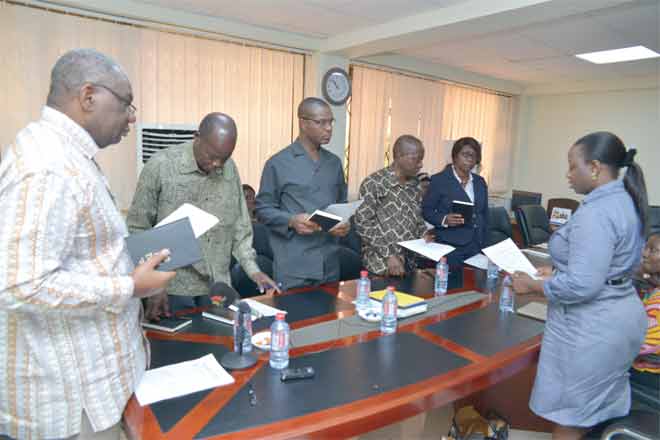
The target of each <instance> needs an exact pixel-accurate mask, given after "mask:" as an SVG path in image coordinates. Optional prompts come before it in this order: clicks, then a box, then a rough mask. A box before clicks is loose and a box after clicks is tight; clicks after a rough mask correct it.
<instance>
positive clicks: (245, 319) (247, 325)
mask: <svg viewBox="0 0 660 440" xmlns="http://www.w3.org/2000/svg"><path fill="white" fill-rule="evenodd" d="M239 315H241V316H239ZM239 323H243V330H242V332H243V334H242V335H241V334H240V333H241V330H240V328H239ZM240 340H242V341H243V344H242V345H243V351H242V352H243V353H249V352H251V351H252V311H251V309H250V305H249V304H248V303H246V302H243V301H241V302H240V303H239V304H238V308H237V309H236V312H234V352H236V353H240V352H241V348H240V347H239V346H238V341H240Z"/></svg>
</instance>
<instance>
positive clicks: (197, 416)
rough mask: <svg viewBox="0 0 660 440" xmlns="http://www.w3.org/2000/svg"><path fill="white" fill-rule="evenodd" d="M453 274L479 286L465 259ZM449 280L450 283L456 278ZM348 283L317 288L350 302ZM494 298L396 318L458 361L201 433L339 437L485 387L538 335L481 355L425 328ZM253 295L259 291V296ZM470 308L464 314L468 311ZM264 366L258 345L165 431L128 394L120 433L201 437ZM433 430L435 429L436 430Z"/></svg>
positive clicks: (423, 282) (469, 286)
mask: <svg viewBox="0 0 660 440" xmlns="http://www.w3.org/2000/svg"><path fill="white" fill-rule="evenodd" d="M460 275H462V276H461V278H462V279H460V280H459V282H458V285H460V287H457V288H455V289H450V291H449V292H448V294H453V293H458V292H465V291H470V290H479V291H484V290H485V285H484V279H483V278H484V274H483V271H479V270H473V269H471V268H467V267H466V268H464V269H463V273H462V274H459V276H460ZM415 278H416V280H415V284H416V293H419V292H420V291H425V292H429V293H426V294H425V295H423V296H432V285H433V277H432V273H429V272H423V271H420V272H418V273H417V274H416V275H415ZM454 285H455V286H456V283H454ZM355 287H356V282H355V281H350V282H345V283H343V282H342V283H340V284H337V283H335V284H330V285H325V286H322V289H323V291H324V292H325V293H327V294H328V295H331V296H333V297H335V298H336V299H337V301H341V302H342V303H343V302H350V301H352V300H353V299H354V297H355ZM450 287H451V283H450ZM309 290H310V289H298V290H296V291H292V292H287V293H284V294H283V295H297V294H300V293H304V292H306V291H309ZM317 290H318V288H317ZM493 298H494V296H493V295H492V294H489V295H487V296H486V297H484V299H482V300H479V301H477V302H473V303H471V304H468V305H465V306H462V307H459V308H457V309H454V310H451V311H448V312H442V313H439V314H436V315H432V316H428V317H424V318H423V319H421V320H418V321H416V322H411V323H403V324H400V325H399V328H398V333H410V334H413V335H416V336H417V337H419V338H421V339H422V340H423V341H425V342H428V343H431V344H433V345H434V346H436V347H441V348H442V349H444V350H446V351H448V352H450V353H451V354H452V355H455V356H457V357H460V358H461V359H462V360H463V361H464V364H465V365H464V366H461V367H459V368H455V369H452V370H451V371H448V372H443V373H439V374H437V375H434V376H431V377H426V378H424V379H422V380H419V381H417V382H414V383H410V384H407V385H405V386H401V387H399V388H394V389H391V390H387V391H385V392H382V393H378V394H375V395H372V396H369V397H367V398H361V399H359V400H355V401H351V402H348V403H344V404H341V405H338V406H334V407H330V408H326V409H323V410H320V411H316V412H312V413H306V414H301V415H297V416H294V417H290V418H287V419H283V420H278V421H275V422H272V423H268V424H264V425H256V426H250V427H248V428H247V429H243V430H240V431H234V432H228V433H224V434H221V435H212V436H211V437H204V438H214V439H216V438H217V439H234V438H249V439H256V438H264V439H265V438H268V439H279V438H293V437H307V438H345V437H350V436H355V435H359V434H361V433H365V432H368V431H371V430H374V429H377V428H380V427H382V426H385V425H388V424H391V423H395V422H398V421H401V420H403V419H406V418H408V417H412V416H414V415H417V414H419V413H422V412H425V411H428V410H431V409H433V408H437V407H440V406H443V405H446V404H449V403H451V402H454V401H456V400H458V399H461V398H464V397H466V396H469V395H471V394H473V393H476V392H479V391H481V390H484V389H486V388H489V387H492V386H494V385H496V384H498V383H500V382H502V381H504V380H506V379H508V378H510V377H512V376H514V375H516V374H518V373H520V372H521V371H523V370H525V369H528V368H530V367H533V366H534V365H535V364H536V363H537V361H538V355H539V350H540V344H541V336H540V335H537V336H533V337H531V338H529V339H527V340H524V341H523V342H520V343H516V345H514V346H511V347H508V348H506V349H504V350H502V351H498V352H497V353H495V354H491V355H486V354H484V353H483V352H481V353H480V352H478V351H477V350H474V349H471V348H469V347H466V346H464V345H461V344H459V343H457V342H456V340H452V339H450V338H447V337H443V336H440V335H439V334H438V332H437V331H432V330H431V329H433V328H437V327H441V326H442V324H438V325H435V326H434V324H437V323H442V322H443V321H446V320H448V319H451V318H454V317H459V316H463V315H465V314H467V313H470V312H475V311H479V310H484V311H485V310H490V309H489V306H492V305H493V304H492V303H493V301H494V300H493ZM255 299H259V297H257V298H255ZM496 299H497V297H496V296H495V301H496ZM353 314H354V310H353V309H351V308H343V309H341V308H338V309H337V310H335V311H333V312H332V313H328V314H326V315H323V316H317V317H314V318H311V319H306V320H303V321H297V322H294V323H292V324H291V328H292V329H297V328H303V327H305V326H310V325H313V324H318V323H322V322H327V321H332V320H337V319H342V318H346V317H349V316H352V315H353ZM473 315H474V314H471V315H469V316H473ZM521 319H524V318H521ZM147 335H148V337H149V338H150V339H151V340H160V341H163V340H171V341H184V342H185V341H188V342H190V343H194V342H197V343H200V342H204V343H211V344H220V345H224V346H225V347H227V348H229V349H231V347H232V340H231V337H229V336H217V335H215V336H212V335H205V334H194V333H180V334H179V333H177V334H166V333H160V332H153V331H149V332H148V333H147ZM381 337H382V335H381V333H380V331H370V332H367V333H363V334H360V335H357V336H350V337H345V338H341V339H334V340H329V341H327V342H323V343H317V344H314V345H309V346H302V347H296V348H293V349H292V350H291V353H290V355H291V358H292V359H294V358H296V357H298V356H305V355H310V354H312V353H319V352H324V351H327V350H331V349H338V348H342V347H353V346H355V345H356V344H361V343H368V342H369V341H373V340H376V339H378V338H381ZM267 368H269V366H268V353H260V354H259V361H258V362H257V364H256V365H255V366H254V367H252V368H250V369H247V370H243V371H234V372H232V375H233V377H234V378H235V380H236V381H235V383H234V384H232V385H229V386H225V387H220V388H216V389H214V390H212V391H211V392H209V393H208V394H207V395H206V396H205V397H204V398H203V399H201V401H200V402H199V403H198V404H196V405H195V406H194V407H193V408H192V409H191V410H189V411H188V412H187V413H186V414H185V415H184V416H183V417H182V418H180V419H179V420H178V421H176V423H175V424H174V425H173V426H171V429H169V430H167V432H163V431H162V430H161V426H160V424H159V422H158V419H157V417H156V416H155V414H154V411H152V408H151V407H150V406H146V407H141V406H140V405H139V404H138V402H137V400H136V399H135V396H133V397H132V398H131V399H130V401H129V403H128V405H127V408H126V410H125V413H124V419H125V422H126V428H127V434H128V435H129V437H131V438H141V439H177V440H179V439H189V438H202V436H200V432H202V431H203V430H204V428H205V427H206V426H207V425H208V424H209V422H210V421H211V420H213V418H214V417H216V415H217V414H219V413H220V412H221V411H222V410H223V409H224V408H225V407H226V406H227V405H229V404H230V402H231V401H232V399H233V398H234V396H235V395H237V393H239V392H241V390H242V389H243V387H244V386H246V384H248V382H250V381H251V380H253V378H255V377H256V375H257V374H258V373H259V372H260V371H261V370H262V369H267ZM439 371H440V370H439ZM347 374H348V373H347ZM250 387H251V384H250ZM438 436H440V433H439V434H438Z"/></svg>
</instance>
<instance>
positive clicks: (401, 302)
mask: <svg viewBox="0 0 660 440" xmlns="http://www.w3.org/2000/svg"><path fill="white" fill-rule="evenodd" d="M386 292H387V291H386V290H377V291H375V292H371V295H369V296H370V297H371V298H372V299H375V300H376V301H382V300H383V297H384V296H385V293H386ZM394 294H395V295H396V300H397V304H398V306H399V308H401V309H405V308H408V307H415V306H418V305H420V304H426V301H425V300H424V298H420V297H419V296H415V295H409V294H407V293H403V292H397V291H395V292H394Z"/></svg>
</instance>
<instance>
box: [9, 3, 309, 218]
mask: <svg viewBox="0 0 660 440" xmlns="http://www.w3.org/2000/svg"><path fill="white" fill-rule="evenodd" d="M79 47H91V48H95V49H97V50H99V51H101V52H103V53H105V54H107V55H110V56H111V57H113V58H114V59H115V60H116V61H117V62H118V63H119V64H121V65H122V67H123V68H124V70H125V71H126V73H127V74H128V76H129V78H130V80H131V83H132V86H133V93H134V96H135V102H134V103H135V105H136V106H137V108H138V112H137V118H138V123H147V124H193V125H195V126H196V125H198V124H199V121H200V120H201V118H202V117H204V115H206V114H207V113H209V112H213V111H221V112H224V113H227V114H229V115H231V116H232V117H233V118H234V119H235V120H236V123H237V125H238V143H237V145H236V150H235V151H234V154H233V159H234V160H235V161H236V163H237V165H238V169H239V171H240V174H241V178H242V180H243V182H244V183H249V184H251V185H252V186H254V187H257V186H258V184H259V179H260V174H261V170H262V167H263V164H264V162H265V161H266V159H267V158H268V157H269V156H270V155H272V154H273V153H275V152H276V151H278V150H280V149H281V148H282V147H284V146H286V145H288V144H289V143H290V142H291V141H292V139H294V138H295V137H296V136H297V126H294V121H296V118H295V116H294V115H295V107H296V106H297V104H298V103H299V102H300V100H301V99H302V98H303V87H304V67H305V66H304V63H305V56H304V55H302V54H296V53H290V52H286V51H279V50H274V49H266V48H259V47H252V46H246V45H241V44H237V43H228V42H222V41H216V40H211V39H206V38H200V37H196V36H189V35H182V34H176V33H171V32H166V31H160V30H155V29H149V28H146V27H140V26H133V25H127V24H121V23H113V22H109V21H104V20H98V19H94V18H87V17H81V16H78V15H69V14H63V13H57V12H51V11H46V10H43V9H38V8H33V7H27V6H22V5H15V4H10V3H5V2H2V1H0V62H1V64H0V65H2V66H3V68H2V69H0V84H2V87H0V104H1V105H2V108H4V109H5V112H4V114H5V116H4V121H3V124H2V126H3V127H2V128H3V129H2V130H0V146H2V147H5V146H6V145H8V144H9V143H11V142H12V141H13V139H14V137H15V136H16V133H17V132H18V131H19V130H20V129H21V128H23V127H24V126H25V125H26V124H27V123H28V122H30V121H33V120H36V119H38V118H39V114H40V111H41V108H42V107H43V105H44V104H45V102H46V96H47V94H48V87H49V81H50V70H51V69H52V67H53V65H54V63H55V61H56V60H57V58H58V57H59V56H60V55H62V54H63V53H65V52H66V51H68V50H70V49H73V48H79ZM135 145H136V136H135V130H134V129H132V131H131V134H130V135H129V136H128V137H127V138H125V139H124V140H123V141H122V142H121V143H120V144H119V145H115V146H112V147H110V148H107V149H104V150H103V151H102V152H101V153H99V156H98V161H99V163H100V165H101V167H102V168H103V170H104V172H105V174H106V175H107V176H108V178H109V180H110V183H111V185H112V188H113V190H114V191H115V192H116V194H117V200H118V203H119V205H120V208H122V209H126V208H127V207H128V206H129V205H130V202H131V199H132V197H133V192H134V190H135V184H136V180H137V176H136V157H137V154H136V149H135V148H136V147H135Z"/></svg>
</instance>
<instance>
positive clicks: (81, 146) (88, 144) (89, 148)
mask: <svg viewBox="0 0 660 440" xmlns="http://www.w3.org/2000/svg"><path fill="white" fill-rule="evenodd" d="M41 118H42V120H43V121H45V122H46V123H48V124H50V125H51V126H52V127H53V128H54V129H55V130H57V131H59V132H60V133H62V134H63V135H65V136H66V137H68V138H69V139H70V141H71V142H70V143H71V144H72V145H74V146H75V147H76V148H77V149H78V150H79V151H80V152H81V153H82V154H83V155H84V156H85V157H86V158H88V159H90V160H91V159H93V158H94V156H95V155H96V153H98V151H99V149H100V148H99V146H98V145H96V142H95V141H94V139H92V136H91V135H90V134H89V132H87V130H85V129H84V128H82V127H81V126H80V125H78V123H76V122H75V121H74V120H73V119H71V118H69V117H68V116H67V115H65V114H64V113H62V112H60V111H58V110H55V109H54V108H52V107H48V106H44V108H43V110H42V111H41Z"/></svg>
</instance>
